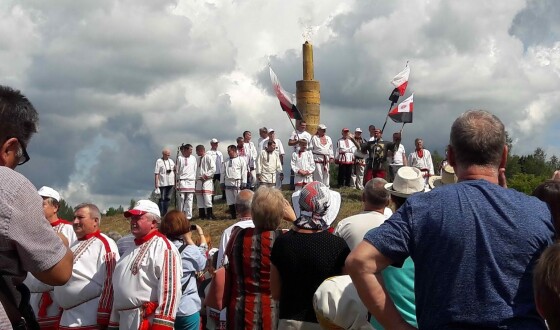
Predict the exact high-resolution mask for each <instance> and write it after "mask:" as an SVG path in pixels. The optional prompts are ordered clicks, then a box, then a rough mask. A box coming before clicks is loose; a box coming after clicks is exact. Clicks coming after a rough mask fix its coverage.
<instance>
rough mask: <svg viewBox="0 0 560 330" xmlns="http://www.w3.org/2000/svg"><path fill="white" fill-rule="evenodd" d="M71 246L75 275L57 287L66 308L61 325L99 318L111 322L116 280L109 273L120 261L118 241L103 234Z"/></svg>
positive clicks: (82, 323) (90, 322)
mask: <svg viewBox="0 0 560 330" xmlns="http://www.w3.org/2000/svg"><path fill="white" fill-rule="evenodd" d="M70 249H71V250H72V253H73V254H74V265H73V267H72V276H71V277H70V280H69V281H68V282H67V283H66V284H65V285H63V286H57V287H55V288H54V298H55V300H56V302H57V303H58V304H59V305H60V306H61V307H62V308H63V309H64V311H63V313H62V318H61V320H60V325H62V326H74V327H75V326H87V325H95V324H97V320H98V319H103V320H105V321H106V322H107V323H106V324H108V323H109V314H110V313H111V312H110V311H111V307H112V300H111V299H110V293H111V287H112V281H111V278H109V279H107V276H108V275H110V274H111V273H110V271H111V270H112V269H113V268H114V265H115V263H116V261H117V260H119V252H118V249H117V244H116V243H115V241H113V240H112V239H111V238H109V237H108V236H106V235H105V234H100V236H99V237H97V236H92V237H91V238H88V239H86V240H82V241H76V242H74V245H72V246H71V247H70ZM100 301H102V302H103V303H100Z"/></svg>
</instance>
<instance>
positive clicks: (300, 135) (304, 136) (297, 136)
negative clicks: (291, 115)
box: [290, 131, 311, 152]
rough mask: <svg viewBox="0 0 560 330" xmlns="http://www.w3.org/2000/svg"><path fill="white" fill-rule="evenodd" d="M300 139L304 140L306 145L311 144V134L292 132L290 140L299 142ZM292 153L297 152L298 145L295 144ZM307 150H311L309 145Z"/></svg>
mask: <svg viewBox="0 0 560 330" xmlns="http://www.w3.org/2000/svg"><path fill="white" fill-rule="evenodd" d="M300 139H306V140H307V142H308V143H310V142H311V134H309V133H308V132H307V131H303V132H300V131H293V132H292V134H291V135H290V140H294V141H299V140H300ZM293 148H294V152H297V151H299V143H296V144H295V145H294V146H293ZM307 149H309V150H310V149H311V145H308V146H307Z"/></svg>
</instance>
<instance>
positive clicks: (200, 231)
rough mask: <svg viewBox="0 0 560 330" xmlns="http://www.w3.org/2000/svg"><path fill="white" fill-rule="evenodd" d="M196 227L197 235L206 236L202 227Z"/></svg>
mask: <svg viewBox="0 0 560 330" xmlns="http://www.w3.org/2000/svg"><path fill="white" fill-rule="evenodd" d="M195 226H196V233H197V234H198V236H204V231H202V227H200V226H199V225H195Z"/></svg>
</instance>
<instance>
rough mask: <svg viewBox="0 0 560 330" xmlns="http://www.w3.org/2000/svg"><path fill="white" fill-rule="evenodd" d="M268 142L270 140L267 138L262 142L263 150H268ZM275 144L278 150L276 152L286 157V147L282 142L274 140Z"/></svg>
mask: <svg viewBox="0 0 560 330" xmlns="http://www.w3.org/2000/svg"><path fill="white" fill-rule="evenodd" d="M268 140H269V139H268V138H266V139H264V140H263V141H262V142H261V143H262V146H261V150H264V149H266V146H267V145H268ZM274 142H275V143H276V149H274V150H276V151H277V152H278V154H279V155H284V154H285V152H284V145H283V144H282V141H280V139H274Z"/></svg>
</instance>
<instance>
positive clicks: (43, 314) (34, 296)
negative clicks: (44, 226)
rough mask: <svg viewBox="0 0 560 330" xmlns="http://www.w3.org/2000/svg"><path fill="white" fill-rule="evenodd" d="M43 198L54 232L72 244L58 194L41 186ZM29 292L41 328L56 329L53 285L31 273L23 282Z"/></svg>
mask: <svg viewBox="0 0 560 330" xmlns="http://www.w3.org/2000/svg"><path fill="white" fill-rule="evenodd" d="M38 193H39V196H41V197H42V198H43V213H44V214H45V218H47V220H48V221H49V223H50V224H51V227H52V229H53V230H54V231H55V233H58V234H62V235H64V237H66V239H67V240H68V244H69V245H70V246H72V244H74V242H75V241H76V240H77V238H76V234H75V233H74V228H73V227H72V223H71V222H69V221H66V220H64V219H61V218H59V217H58V208H59V207H60V194H59V193H58V191H56V190H54V189H52V188H51V187H47V186H43V187H41V189H39V191H38ZM23 283H24V284H25V285H26V286H27V287H28V288H29V292H30V293H31V297H30V299H29V304H30V305H31V307H32V308H33V311H34V312H35V317H36V318H37V322H38V323H39V326H40V327H41V329H42V330H43V329H46V330H51V329H52V330H55V329H58V323H59V322H60V306H59V305H58V304H57V303H56V302H55V301H54V287H53V286H51V285H47V284H45V283H43V282H41V281H39V280H38V279H37V278H35V276H33V275H32V274H31V273H28V274H27V278H26V279H25V281H24V282H23Z"/></svg>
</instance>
